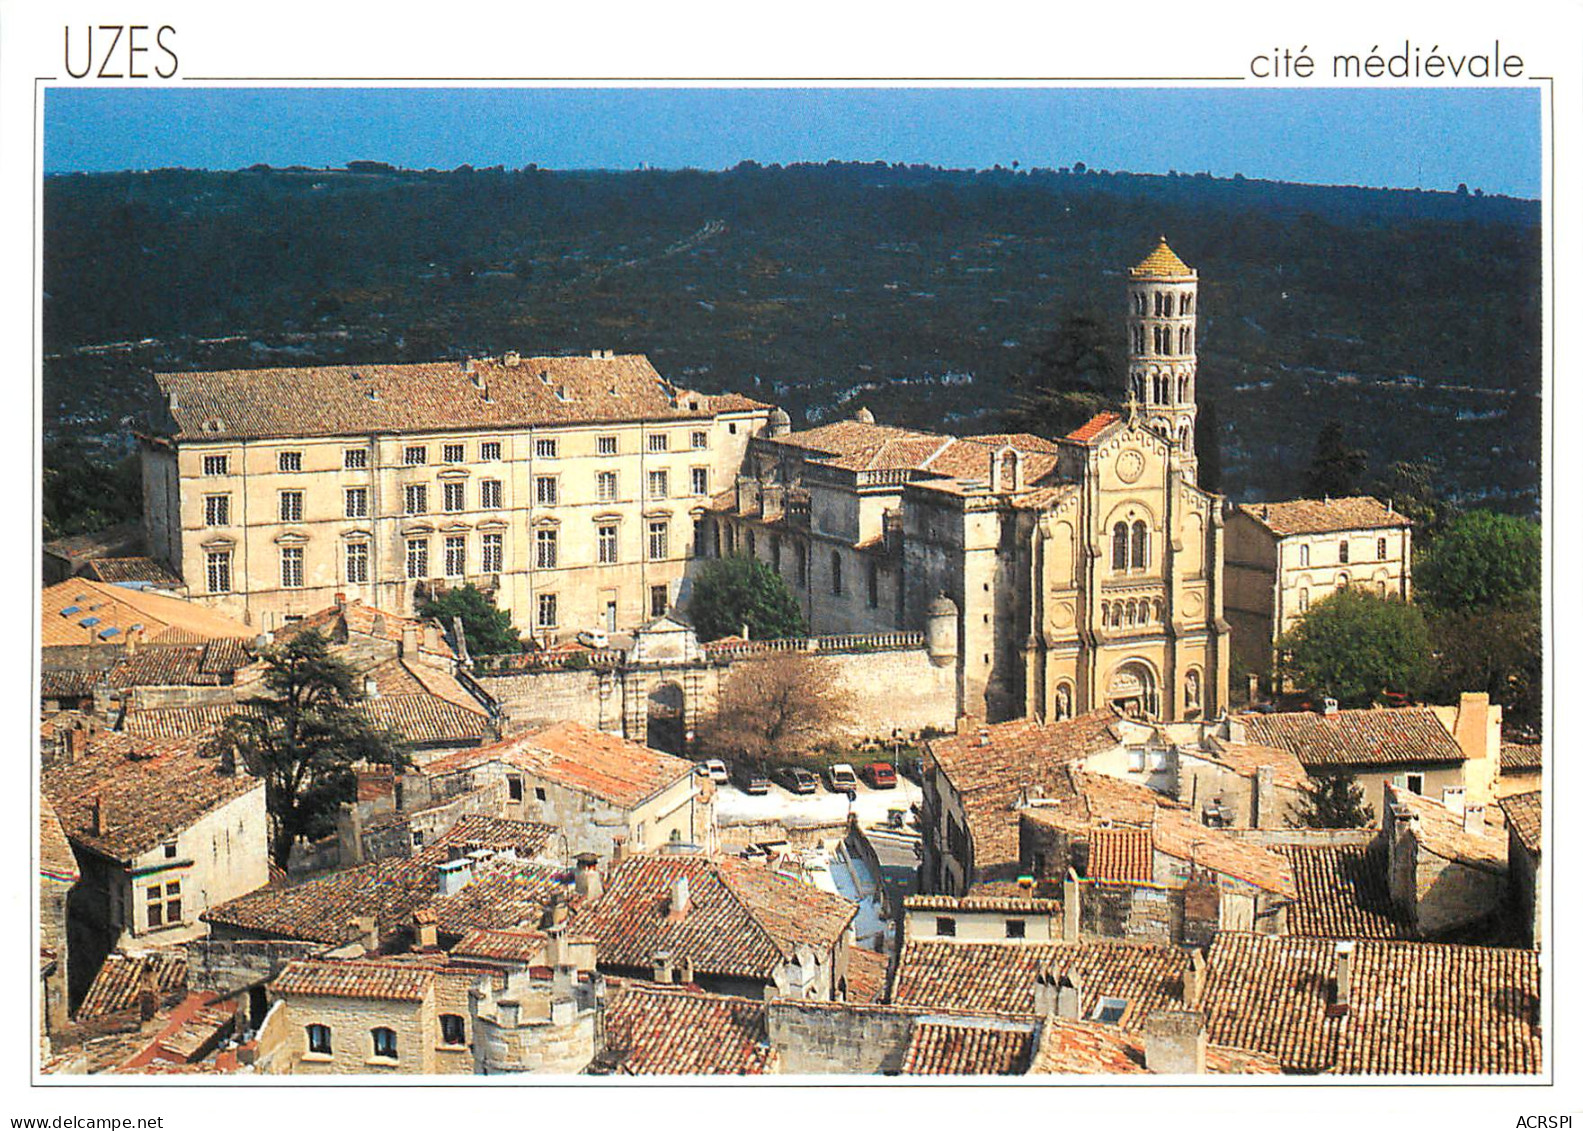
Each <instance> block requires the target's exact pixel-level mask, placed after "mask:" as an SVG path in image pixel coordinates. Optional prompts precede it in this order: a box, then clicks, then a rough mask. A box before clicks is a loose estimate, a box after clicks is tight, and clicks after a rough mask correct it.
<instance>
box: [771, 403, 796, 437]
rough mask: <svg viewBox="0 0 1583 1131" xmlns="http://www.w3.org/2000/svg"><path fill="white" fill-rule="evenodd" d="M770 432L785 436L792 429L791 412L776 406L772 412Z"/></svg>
mask: <svg viewBox="0 0 1583 1131" xmlns="http://www.w3.org/2000/svg"><path fill="white" fill-rule="evenodd" d="M768 431H769V434H770V435H771V436H784V435H786V433H788V432H790V431H791V414H790V413H789V412H787V411H786V410H785V409H783V408H779V407H777V408H775V409H774V410H773V411H772V412H771V413H770V419H769V429H768Z"/></svg>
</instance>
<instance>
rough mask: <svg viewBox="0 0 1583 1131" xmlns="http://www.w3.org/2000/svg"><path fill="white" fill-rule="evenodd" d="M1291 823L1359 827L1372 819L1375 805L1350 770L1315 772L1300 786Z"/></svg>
mask: <svg viewBox="0 0 1583 1131" xmlns="http://www.w3.org/2000/svg"><path fill="white" fill-rule="evenodd" d="M1290 823H1291V824H1292V825H1294V826H1296V827H1298V828H1309V829H1362V828H1367V827H1368V826H1370V825H1372V824H1373V823H1374V809H1373V807H1372V806H1370V805H1369V803H1368V801H1367V800H1366V799H1365V798H1364V796H1363V787H1362V786H1361V785H1359V784H1358V779H1357V778H1356V777H1354V776H1353V775H1352V774H1349V773H1346V772H1345V771H1343V772H1340V773H1330V774H1315V775H1314V776H1313V777H1311V778H1309V780H1308V784H1307V785H1305V786H1304V787H1303V798H1302V800H1301V801H1299V802H1298V804H1297V814H1296V818H1295V819H1294V820H1292V821H1291V822H1290Z"/></svg>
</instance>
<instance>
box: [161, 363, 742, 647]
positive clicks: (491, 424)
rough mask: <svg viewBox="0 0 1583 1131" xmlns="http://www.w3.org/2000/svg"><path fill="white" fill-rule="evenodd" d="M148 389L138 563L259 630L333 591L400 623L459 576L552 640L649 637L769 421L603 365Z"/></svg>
mask: <svg viewBox="0 0 1583 1131" xmlns="http://www.w3.org/2000/svg"><path fill="white" fill-rule="evenodd" d="M155 381H156V383H157V384H158V386H159V391H160V393H161V395H162V397H163V407H162V409H161V411H160V412H159V414H158V419H156V420H151V421H150V422H149V426H148V427H147V428H145V430H144V431H143V432H142V434H141V435H140V437H139V439H140V441H141V444H140V450H141V453H142V462H143V498H144V500H145V503H144V516H143V517H144V528H145V531H146V534H147V541H148V552H149V553H150V554H151V555H152V556H154V557H156V558H158V559H159V560H160V561H162V562H164V563H165V564H166V565H167V566H168V567H169V568H170V569H171V570H172V571H173V572H175V573H177V574H180V575H181V576H182V577H183V578H184V579H185V581H186V583H187V585H188V588H189V589H190V591H191V593H192V595H193V599H194V600H195V601H199V602H202V603H204V604H209V605H213V606H215V607H216V608H220V609H223V610H226V611H228V612H229V613H230V614H231V615H233V616H237V617H240V618H242V619H243V620H245V621H246V622H247V623H249V624H250V625H254V626H257V628H258V629H259V630H270V629H274V628H278V627H280V626H281V625H283V624H284V623H286V620H287V618H289V617H294V616H302V615H306V614H307V613H309V612H311V611H312V610H314V609H317V608H321V607H323V605H324V604H325V603H326V602H327V601H328V600H329V599H330V597H331V595H332V594H334V593H337V592H344V593H346V594H347V595H348V596H349V597H352V598H355V599H361V600H364V601H366V602H367V603H368V604H370V605H374V606H378V607H381V608H389V609H395V610H399V611H402V612H408V611H411V610H413V609H414V608H415V607H416V606H417V604H418V603H419V602H421V601H422V600H423V599H425V598H426V597H428V596H430V595H432V594H434V593H436V592H439V591H441V590H443V589H444V588H446V587H448V586H458V585H462V584H465V583H473V584H476V585H478V586H479V587H481V588H483V589H485V590H487V591H489V592H492V593H493V594H494V597H495V601H496V604H498V605H499V606H500V607H501V608H502V609H505V610H507V611H508V612H509V613H510V614H511V617H512V620H513V621H514V622H515V623H516V624H517V625H519V626H521V627H523V628H525V629H527V630H529V631H531V632H532V633H533V634H534V635H535V636H536V637H538V638H539V639H541V640H545V641H554V640H555V639H556V638H558V637H559V636H561V635H563V634H565V635H567V636H570V634H571V633H573V632H575V631H576V630H578V629H581V628H591V627H594V626H603V627H605V628H606V629H610V630H613V629H625V628H629V627H631V626H633V625H637V624H641V623H643V622H645V621H647V620H649V619H651V618H652V617H653V616H656V615H658V614H659V613H663V612H664V611H665V609H667V608H668V607H669V606H670V604H671V603H673V602H674V601H675V600H676V598H677V595H678V589H679V587H680V585H681V581H682V575H683V572H684V570H685V567H686V561H687V556H688V550H689V547H690V545H691V543H692V541H693V523H694V520H695V516H696V515H701V514H702V513H703V509H704V507H705V506H706V505H707V503H708V501H709V499H710V498H711V497H712V495H713V494H714V492H715V491H716V490H717V486H716V484H718V483H721V482H727V481H729V480H730V478H731V477H732V476H734V475H735V474H736V468H737V466H738V465H739V464H740V463H741V459H742V453H743V450H744V449H745V447H746V445H747V441H748V438H749V436H751V435H752V434H753V433H755V432H757V431H758V430H760V429H761V428H762V427H763V426H764V424H765V421H766V420H767V418H768V414H769V406H768V405H764V404H760V403H759V402H757V401H754V400H750V399H749V398H747V397H743V396H738V395H736V394H723V395H706V394H703V393H696V392H691V391H688V390H686V389H681V388H678V387H677V386H675V385H674V384H672V383H671V382H669V381H667V380H666V379H665V378H663V377H662V376H660V374H659V373H657V372H656V371H655V370H654V367H653V366H652V365H650V364H649V361H648V359H647V358H645V357H643V356H641V355H623V356H615V355H614V354H611V353H609V352H608V351H595V352H594V354H593V356H591V357H520V356H519V355H517V354H515V353H508V354H506V355H505V356H503V357H499V358H470V359H468V360H466V361H463V362H433V363H429V364H418V365H390V364H381V365H354V366H316V367H312V368H301V369H264V370H251V371H246V370H238V371H229V372H220V373H163V374H159V375H157V376H156V377H155Z"/></svg>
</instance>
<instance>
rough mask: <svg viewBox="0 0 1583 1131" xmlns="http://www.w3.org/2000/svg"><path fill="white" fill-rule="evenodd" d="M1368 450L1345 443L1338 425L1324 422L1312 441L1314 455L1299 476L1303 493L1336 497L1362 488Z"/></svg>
mask: <svg viewBox="0 0 1583 1131" xmlns="http://www.w3.org/2000/svg"><path fill="white" fill-rule="evenodd" d="M1368 466H1369V453H1367V452H1365V451H1362V450H1361V449H1358V448H1349V447H1347V443H1346V437H1345V436H1344V435H1342V432H1341V425H1340V424H1339V423H1337V422H1336V421H1334V420H1329V421H1326V422H1325V426H1324V427H1323V428H1321V429H1320V430H1319V437H1318V439H1317V440H1315V442H1314V458H1313V459H1312V460H1310V461H1309V463H1308V472H1307V474H1305V475H1304V476H1303V493H1304V494H1305V495H1307V496H1308V497H1309V498H1311V499H1321V498H1330V499H1338V498H1341V497H1343V496H1345V495H1356V494H1357V493H1358V492H1359V491H1361V490H1362V482H1363V473H1364V472H1365V471H1366V470H1368Z"/></svg>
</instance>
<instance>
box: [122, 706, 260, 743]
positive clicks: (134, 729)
mask: <svg viewBox="0 0 1583 1131" xmlns="http://www.w3.org/2000/svg"><path fill="white" fill-rule="evenodd" d="M254 713H256V712H254V711H252V710H251V709H250V708H247V707H244V706H242V705H241V704H238V703H218V704H210V705H208V706H201V707H155V708H151V709H149V710H132V711H128V712H127V713H126V714H125V715H124V716H122V719H121V730H122V732H123V733H125V734H127V735H128V736H130V737H132V738H160V739H179V738H198V737H201V736H203V735H210V734H214V733H215V732H216V731H219V730H223V729H224V728H225V725H226V723H228V722H230V721H231V719H232V717H233V716H236V715H246V714H254Z"/></svg>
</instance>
